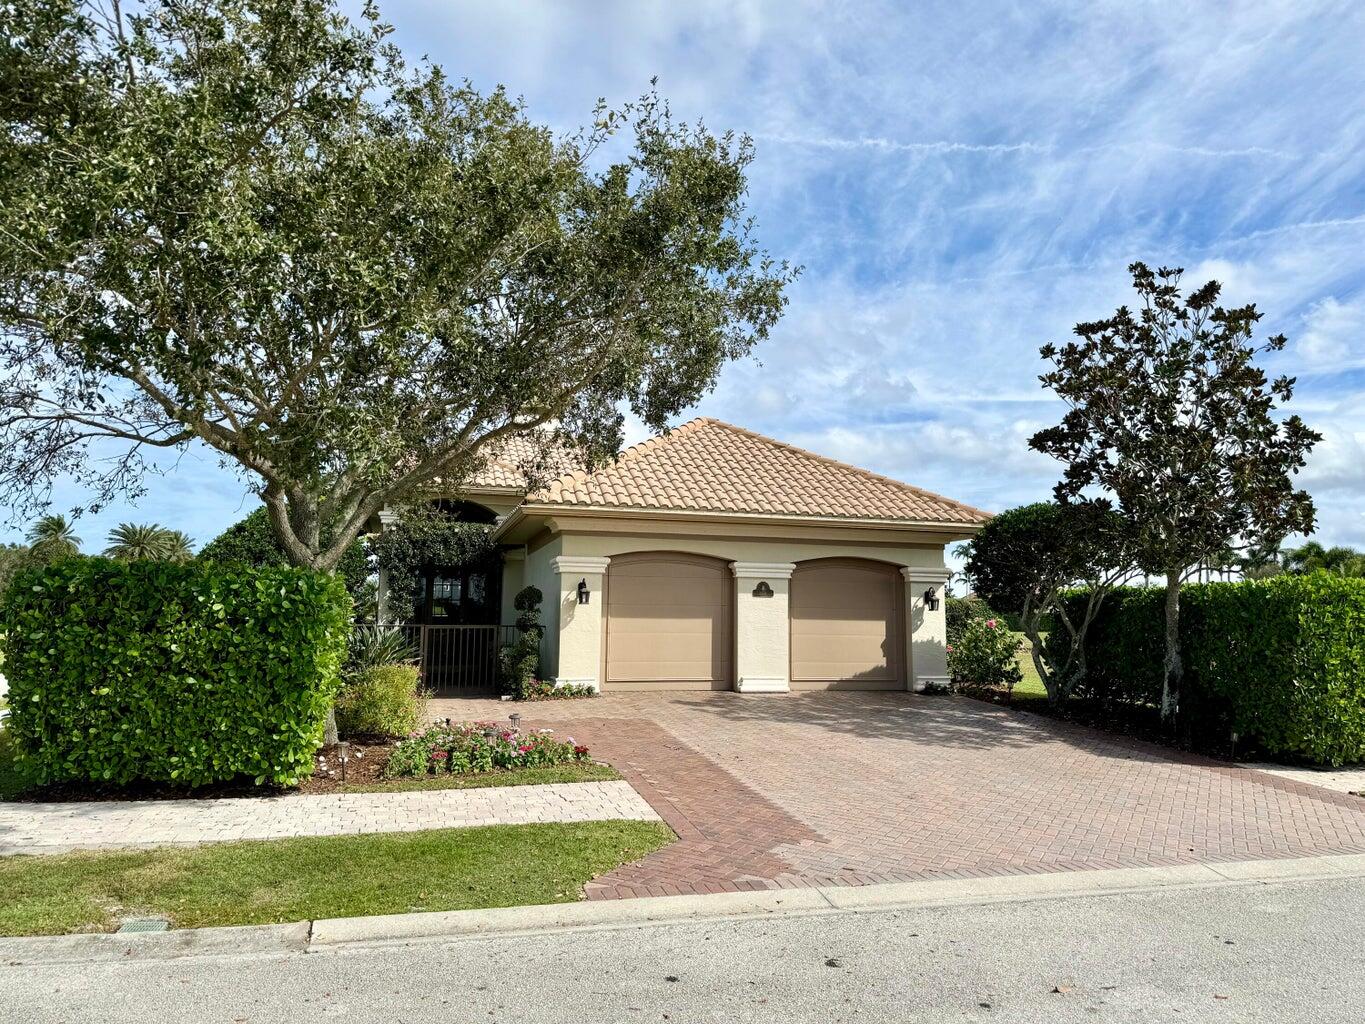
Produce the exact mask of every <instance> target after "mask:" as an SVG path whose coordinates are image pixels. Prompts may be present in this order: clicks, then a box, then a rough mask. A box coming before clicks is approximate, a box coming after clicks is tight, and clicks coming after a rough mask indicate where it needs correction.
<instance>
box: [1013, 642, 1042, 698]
mask: <svg viewBox="0 0 1365 1024" xmlns="http://www.w3.org/2000/svg"><path fill="white" fill-rule="evenodd" d="M1015 636H1017V637H1018V638H1019V642H1020V643H1022V644H1023V645H1024V648H1023V650H1021V651H1020V652H1019V669H1020V671H1022V672H1023V673H1024V678H1023V680H1022V681H1021V682H1020V683H1019V684H1018V685H1016V686H1015V688H1014V694H1013V698H1012V699H1013V700H1017V701H1019V702H1020V703H1023V702H1025V701H1034V700H1047V690H1046V689H1045V688H1044V687H1043V680H1042V678H1041V677H1040V676H1039V675H1038V669H1037V668H1036V667H1035V666H1034V664H1033V655H1032V654H1031V653H1029V652H1030V651H1031V650H1032V649H1033V648H1032V645H1031V644H1030V643H1029V642H1028V637H1026V636H1024V634H1023V633H1016V634H1015Z"/></svg>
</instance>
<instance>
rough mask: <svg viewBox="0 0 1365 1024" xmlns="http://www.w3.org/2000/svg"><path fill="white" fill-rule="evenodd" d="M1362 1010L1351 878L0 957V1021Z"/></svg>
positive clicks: (1194, 1017) (1248, 1014)
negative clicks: (409, 938)
mask: <svg viewBox="0 0 1365 1024" xmlns="http://www.w3.org/2000/svg"><path fill="white" fill-rule="evenodd" d="M332 1019H336V1020H341V1021H347V1022H352V1024H358V1022H363V1021H414V1022H418V1021H420V1022H432V1021H442V1022H444V1021H458V1022H467V1021H498V1022H502V1021H506V1022H515V1024H539V1022H543V1021H566V1022H573V1024H602V1022H615V1021H631V1022H634V1021H669V1022H690V1021H707V1022H711V1021H717V1022H719V1021H726V1022H736V1021H801V1022H805V1021H818V1022H820V1024H835V1022H840V1021H896V1022H902V1021H905V1022H908V1021H954V1022H958V1021H1009V1022H1011V1024H1014V1022H1029V1021H1047V1022H1048V1024H1060V1022H1067V1021H1087V1022H1093V1021H1135V1022H1142V1024H1165V1022H1170V1021H1192V1022H1202V1021H1216V1022H1230V1021H1248V1022H1251V1021H1254V1022H1257V1024H1294V1022H1300V1021H1302V1022H1314V1024H1316V1022H1333V1021H1341V1022H1346V1024H1359V1022H1360V1021H1362V1020H1365V879H1359V878H1356V879H1332V880H1319V881H1311V882H1287V883H1274V884H1268V885H1267V884H1257V885H1240V886H1226V887H1221V888H1211V889H1181V890H1169V891H1165V892H1154V893H1126V894H1120V895H1108V896H1090V897H1084V898H1068V899H1050V900H1042V901H1033V902H1014V903H1004V904H988V905H978V906H968V907H962V906H959V907H953V908H923V909H916V910H896V911H878V912H872V913H859V914H849V913H843V914H816V915H809V916H780V917H768V918H748V919H745V920H741V921H711V922H694V923H687V924H668V925H656V926H649V927H638V926H637V927H629V928H613V929H608V930H596V931H591V930H579V931H560V932H556V933H545V934H537V935H522V936H509V935H504V936H496V937H479V938H467V939H460V940H453V941H445V942H440V943H431V944H422V945H413V946H384V947H371V948H349V949H344V950H341V951H334V952H323V953H311V954H303V953H275V954H270V955H252V956H248V957H202V958H194V959H180V960H163V961H151V962H122V963H97V964H80V965H73V964H60V965H57V964H53V965H28V966H4V965H0V1020H4V1021H24V1022H30V1021H70V1022H77V1021H82V1022H83V1021H98V1022H100V1024H108V1022H115V1021H147V1022H156V1024H180V1022H185V1024H200V1022H210V1021H212V1022H220V1021H221V1022H232V1024H247V1022H252V1024H274V1022H288V1024H300V1022H311V1021H327V1020H332Z"/></svg>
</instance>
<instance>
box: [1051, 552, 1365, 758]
mask: <svg viewBox="0 0 1365 1024" xmlns="http://www.w3.org/2000/svg"><path fill="white" fill-rule="evenodd" d="M1069 600H1072V601H1079V597H1077V596H1075V595H1073V596H1072V597H1071V598H1069ZM1164 602H1165V594H1164V591H1163V590H1162V589H1161V588H1159V587H1153V588H1133V589H1126V590H1119V591H1116V592H1115V593H1113V594H1111V595H1110V596H1109V597H1107V598H1106V599H1105V602H1104V605H1103V606H1102V609H1101V611H1100V614H1099V616H1098V618H1097V619H1096V620H1095V622H1094V623H1093V624H1092V626H1091V629H1090V633H1089V636H1088V638H1087V645H1086V647H1087V649H1086V655H1087V660H1088V662H1089V673H1088V676H1087V678H1086V680H1085V682H1084V683H1083V684H1082V686H1081V687H1078V690H1077V695H1078V696H1081V697H1089V698H1092V699H1096V700H1099V701H1102V702H1109V703H1113V704H1127V705H1156V704H1158V702H1159V701H1160V699H1161V682H1162V658H1163V649H1164V624H1163V614H1164ZM1053 638H1054V639H1057V638H1056V635H1055V634H1054V637H1053ZM1180 647H1181V657H1182V659H1183V661H1184V665H1185V682H1184V687H1183V692H1182V694H1181V716H1182V719H1183V721H1182V729H1183V730H1184V731H1185V732H1186V733H1187V734H1188V735H1190V736H1191V738H1192V739H1193V740H1194V741H1195V742H1196V744H1198V745H1201V746H1208V747H1216V746H1219V745H1221V744H1225V743H1226V742H1227V741H1228V740H1229V739H1230V738H1231V736H1232V735H1233V734H1234V733H1235V734H1236V735H1237V736H1238V742H1239V745H1241V746H1243V747H1245V746H1246V744H1247V742H1248V741H1250V742H1252V743H1254V744H1255V745H1256V746H1258V747H1259V748H1260V749H1262V750H1263V751H1265V752H1266V753H1267V754H1271V755H1277V756H1288V757H1293V758H1303V759H1306V760H1309V761H1313V762H1315V763H1319V764H1332V765H1337V764H1344V763H1348V762H1355V761H1361V760H1365V580H1360V579H1346V578H1342V577H1339V576H1335V575H1332V574H1330V573H1326V572H1318V573H1312V574H1310V575H1305V576H1289V575H1285V576H1275V577H1271V578H1269V579H1264V580H1246V581H1243V582H1239V583H1203V584H1192V585H1187V586H1185V587H1184V588H1182V590H1181V594H1180Z"/></svg>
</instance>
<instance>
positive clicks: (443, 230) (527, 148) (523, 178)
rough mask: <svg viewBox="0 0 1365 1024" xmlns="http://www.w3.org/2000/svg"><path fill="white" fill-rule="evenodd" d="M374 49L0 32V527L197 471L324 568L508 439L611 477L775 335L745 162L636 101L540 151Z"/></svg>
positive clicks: (345, 11) (290, 33)
mask: <svg viewBox="0 0 1365 1024" xmlns="http://www.w3.org/2000/svg"><path fill="white" fill-rule="evenodd" d="M357 6H358V7H359V11H358V12H356V16H355V19H354V20H352V18H351V17H350V16H349V15H350V14H351V12H355V11H356V7H357ZM391 31H392V30H391V28H390V27H389V26H387V25H385V24H383V23H382V22H380V20H379V14H378V11H377V9H376V8H375V5H374V4H372V3H365V4H363V5H354V4H343V3H341V2H340V0H145V2H139V3H128V4H123V5H119V4H113V5H100V6H94V5H90V4H87V3H81V2H77V0H7V2H5V3H3V4H0V118H3V123H4V130H3V131H0V169H2V173H0V380H5V381H6V388H5V397H6V402H5V404H6V405H7V406H8V407H7V408H5V409H3V413H4V415H3V416H0V504H4V505H7V506H9V505H18V506H25V507H27V506H32V505H35V504H41V503H42V502H43V501H44V500H45V499H46V497H47V495H46V493H45V492H44V489H43V488H42V487H41V486H40V487H38V488H36V489H35V488H34V487H32V486H31V485H32V483H33V482H34V481H39V482H40V483H41V482H42V481H46V480H50V479H52V478H56V477H61V476H63V475H65V474H70V475H72V476H74V477H75V478H76V480H77V481H78V482H79V483H82V484H84V485H86V486H87V488H88V489H89V491H90V493H92V494H93V495H94V499H93V500H94V503H95V504H101V503H105V502H108V501H109V500H111V499H113V498H114V497H116V496H119V495H121V494H126V493H137V492H138V491H139V489H140V488H141V486H142V485H141V481H142V478H143V475H144V470H145V463H144V462H143V454H144V453H145V452H147V451H150V450H154V449H157V448H161V449H177V448H179V449H183V448H184V447H185V446H186V445H188V444H189V443H191V442H194V441H197V442H200V443H202V444H204V445H206V446H208V447H210V448H212V449H213V450H214V451H215V452H217V453H219V454H220V455H221V456H222V457H223V458H224V460H225V461H226V462H228V463H229V464H232V465H235V466H236V467H238V469H239V470H240V472H241V473H242V474H243V475H244V476H246V477H247V478H248V479H249V480H250V482H251V486H252V487H253V488H255V489H256V490H257V491H258V493H260V495H261V497H262V499H263V500H264V501H265V502H266V504H267V505H268V506H269V507H271V508H272V510H273V511H274V513H275V514H274V515H273V516H272V519H271V523H272V528H273V529H274V530H275V531H276V533H277V536H279V538H280V542H281V544H282V545H283V546H284V548H285V550H286V551H288V552H289V558H290V561H291V562H292V563H294V564H297V565H306V566H308V567H310V568H314V569H334V568H335V567H336V564H337V562H338V560H339V559H340V558H341V557H342V555H343V554H344V552H345V550H346V549H347V547H348V546H349V545H350V543H351V541H352V540H353V539H354V538H355V537H356V536H357V535H358V533H359V531H361V530H363V529H364V526H365V524H366V523H367V522H368V521H369V520H370V519H371V518H372V517H373V516H374V515H375V514H376V513H378V512H379V511H380V510H381V509H382V508H384V507H386V506H387V507H394V506H398V505H401V504H404V503H409V502H413V501H417V500H421V499H423V498H426V497H433V496H435V492H436V491H437V490H441V491H445V492H447V493H448V492H450V491H451V490H456V489H458V487H459V485H460V484H461V483H462V482H463V481H464V480H466V479H468V478H469V475H470V474H471V473H473V472H475V471H477V469H478V468H479V466H480V464H481V463H483V462H484V461H486V459H487V457H488V456H489V454H490V453H491V451H492V450H493V449H495V448H496V447H497V446H498V444H499V443H500V442H501V441H502V440H503V439H504V438H506V437H508V436H516V435H520V436H523V437H533V436H536V435H538V434H539V433H541V431H540V428H541V427H545V426H549V425H553V426H554V429H555V430H556V431H557V432H558V433H559V434H560V435H561V437H562V438H563V439H572V440H576V441H578V442H581V443H582V445H583V447H584V449H585V451H587V452H588V453H589V454H590V455H591V456H592V457H594V458H595V459H598V460H600V459H603V458H605V457H607V456H610V455H612V454H614V453H615V452H616V451H617V450H618V449H619V447H620V445H621V443H622V423H623V419H622V410H623V409H625V408H629V409H630V410H631V411H633V412H634V413H635V414H636V415H638V416H639V417H640V418H641V419H642V420H643V421H644V422H645V423H646V424H648V425H649V426H651V427H653V428H655V429H659V430H662V429H663V428H664V427H665V426H666V425H667V423H668V421H669V420H670V419H671V418H673V417H675V416H676V415H677V414H678V413H679V412H681V411H682V410H684V409H686V408H688V407H689V406H692V405H694V404H695V403H696V401H697V400H698V399H699V398H700V397H701V396H703V395H705V394H706V393H707V392H708V391H709V390H711V388H712V387H714V385H715V382H716V379H717V376H718V374H719V372H720V370H721V368H722V367H723V366H724V365H725V364H726V363H728V362H729V361H731V360H734V359H737V358H740V357H743V356H745V355H747V354H748V353H749V351H750V350H751V349H752V347H753V346H754V345H755V344H756V343H757V342H759V341H761V340H762V339H763V338H765V337H767V335H768V333H769V332H770V330H771V329H772V328H773V326H774V325H775V324H776V323H777V321H778V319H779V317H780V316H781V313H782V310H783V307H784V305H785V302H786V299H785V295H784V291H785V288H786V286H787V285H788V283H789V282H790V281H791V280H792V278H793V277H794V271H793V270H792V269H791V268H789V267H788V266H786V265H785V264H783V263H780V262H777V261H774V260H772V259H770V258H769V257H768V256H767V254H766V253H765V252H764V251H763V250H762V249H761V248H760V247H759V246H758V245H757V243H756V242H755V240H754V238H753V234H752V232H753V225H752V218H751V217H750V214H749V211H748V209H747V203H748V199H747V188H748V184H747V178H748V170H749V165H750V164H751V162H752V161H753V159H754V149H753V143H752V141H751V140H750V139H749V138H748V137H747V136H736V135H732V134H730V133H721V134H715V133H712V132H711V131H709V130H708V129H706V128H705V127H704V126H703V125H701V124H700V123H698V122H692V123H679V122H676V121H674V119H673V118H672V116H671V114H670V112H669V109H668V105H667V103H665V102H664V101H663V100H662V99H661V98H660V97H658V96H657V95H654V94H652V93H651V94H648V95H646V96H644V97H642V98H641V99H640V100H639V101H637V102H636V103H633V104H630V105H628V106H626V107H624V108H622V109H617V110H609V109H607V108H606V107H605V106H602V105H599V106H598V107H597V108H595V109H593V110H592V111H591V112H588V111H585V112H584V115H585V121H586V122H587V124H586V126H585V127H584V128H582V129H580V130H578V131H570V132H568V133H565V134H562V135H561V134H557V133H556V132H555V131H554V130H553V129H551V128H550V127H549V126H547V125H545V124H541V123H536V122H535V121H534V120H532V119H531V117H530V116H529V115H528V113H527V111H526V110H525V109H524V107H523V106H522V104H521V103H520V102H519V101H517V100H515V99H513V98H512V97H511V96H510V95H509V94H508V92H507V91H505V90H504V89H502V88H497V89H494V90H493V91H491V92H489V93H487V94H483V93H480V92H478V91H476V90H475V89H474V88H473V86H472V85H470V84H469V83H468V82H467V81H462V80H460V78H459V76H458V75H457V76H454V77H447V75H446V74H445V73H444V72H443V71H442V70H441V69H440V68H439V67H436V66H433V65H430V64H428V63H426V62H422V63H419V64H414V65H409V64H407V63H406V62H405V61H404V59H403V57H402V54H401V52H400V51H399V49H398V47H397V46H396V45H394V44H393V42H392V41H391V40H390V39H388V38H387V37H388V36H389V35H390V33H391ZM111 445H113V446H117V449H118V450H117V451H115V452H110V447H111ZM92 446H93V447H92ZM106 453H108V454H111V455H113V456H114V457H109V458H96V457H92V455H93V454H99V455H104V454H106ZM35 490H36V491H37V493H34V492H35ZM328 525H330V526H332V530H331V532H330V533H328V532H327V531H326V530H324V529H322V527H325V526H328Z"/></svg>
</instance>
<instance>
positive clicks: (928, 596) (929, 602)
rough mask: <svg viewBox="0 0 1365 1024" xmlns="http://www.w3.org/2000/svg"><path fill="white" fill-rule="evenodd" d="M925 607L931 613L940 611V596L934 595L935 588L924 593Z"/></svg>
mask: <svg viewBox="0 0 1365 1024" xmlns="http://www.w3.org/2000/svg"><path fill="white" fill-rule="evenodd" d="M924 607H926V608H928V609H929V610H930V611H931V612H936V611H938V595H937V594H935V593H934V588H933V587H930V588H929V589H928V590H926V591H925V592H924Z"/></svg>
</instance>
